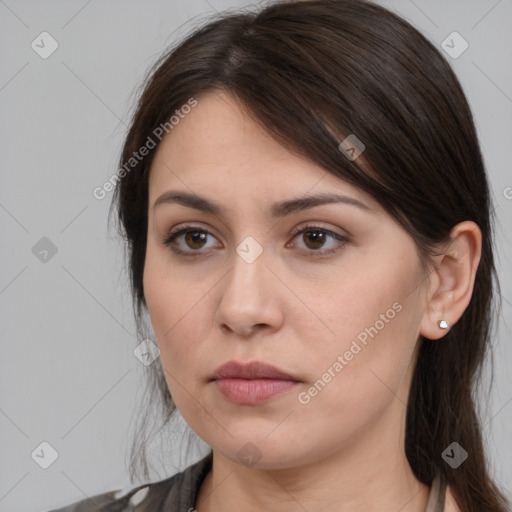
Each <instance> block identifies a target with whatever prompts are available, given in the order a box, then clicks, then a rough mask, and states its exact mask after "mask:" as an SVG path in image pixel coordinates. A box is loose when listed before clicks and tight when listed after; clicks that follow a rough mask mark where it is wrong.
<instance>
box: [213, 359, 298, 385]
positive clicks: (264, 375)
mask: <svg viewBox="0 0 512 512" xmlns="http://www.w3.org/2000/svg"><path fill="white" fill-rule="evenodd" d="M218 379H277V380H287V381H294V382H300V381H299V379H297V378H296V377H294V376H293V375H290V374H289V373H286V372H284V371H283V370H280V369H279V368H277V367H275V366H273V365H270V364H267V363H262V362H259V361H252V362H250V363H247V364H243V363H238V362H237V361H229V362H227V363H225V364H223V365H222V366H219V368H217V370H215V372H214V374H213V376H212V378H211V380H218Z"/></svg>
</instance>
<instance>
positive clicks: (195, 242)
mask: <svg viewBox="0 0 512 512" xmlns="http://www.w3.org/2000/svg"><path fill="white" fill-rule="evenodd" d="M208 236H213V235H212V234H211V233H210V232H208V231H206V230H205V229H202V228H199V227H197V226H183V227H181V228H180V229H178V230H176V231H173V232H171V233H169V234H168V235H167V236H166V238H165V239H164V240H163V241H162V244H163V245H165V246H168V247H170V249H171V251H173V252H174V253H176V254H183V255H186V256H199V253H200V252H204V251H200V249H203V248H204V247H207V246H206V245H205V242H206V240H207V239H208ZM176 241H178V242H180V241H183V242H184V243H185V244H186V247H188V248H189V249H192V250H187V249H186V247H184V246H183V245H181V246H180V244H179V243H176Z"/></svg>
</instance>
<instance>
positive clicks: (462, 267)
mask: <svg viewBox="0 0 512 512" xmlns="http://www.w3.org/2000/svg"><path fill="white" fill-rule="evenodd" d="M481 249H482V233H481V231H480V228H479V227H478V225H477V224H475V223H474V222H472V221H464V222H461V223H459V224H457V225H456V226H455V227H454V228H453V229H452V230H451V232H450V240H449V241H448V243H447V244H444V249H442V250H441V254H439V255H438V256H437V258H436V266H435V269H434V270H433V272H432V274H433V275H432V276H431V279H430V280H429V281H430V282H431V283H434V284H433V285H432V286H431V288H430V290H429V291H428V294H427V297H426V305H425V311H424V314H423V318H422V321H421V325H420V334H421V335H422V336H424V337H425V338H428V339H431V340H437V339H440V338H442V337H443V336H444V335H445V334H446V333H447V332H448V331H449V330H450V328H451V327H452V326H453V325H454V324H455V323H456V322H457V321H458V320H459V319H460V317H461V316H462V314H463V313H464V311H465V310H466V308H467V306H468V304H469V302H470V300H471V296H472V294H473V286H474V282H475V276H476V270H477V268H478V264H479V263H480V256H481Z"/></svg>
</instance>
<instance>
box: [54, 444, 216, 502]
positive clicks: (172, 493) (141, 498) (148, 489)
mask: <svg viewBox="0 0 512 512" xmlns="http://www.w3.org/2000/svg"><path fill="white" fill-rule="evenodd" d="M211 461H212V455H211V452H210V454H208V455H207V456H206V457H204V458H203V459H201V460H200V461H198V462H196V463H195V464H191V465H190V466H188V467H187V468H186V469H185V470H183V471H181V472H180V473H177V474H175V475H173V476H171V477H169V478H167V479H165V480H160V481H159V482H154V483H149V484H143V485H139V486H138V487H136V488H134V489H132V490H130V491H128V492H124V491H120V490H117V491H110V492H106V493H103V494H97V495H95V496H92V497H89V498H86V499H83V500H81V501H77V502H75V503H72V504H71V505H67V506H65V507H63V508H59V509H54V510H50V511H48V512H155V511H157V510H160V508H162V509H163V508H164V506H165V510H175V509H176V510H178V509H179V510H181V509H182V508H183V507H184V506H185V507H187V508H185V510H187V509H188V508H193V507H194V502H195V498H196V495H197V491H198V490H199V487H200V485H201V482H202V481H203V479H204V477H205V476H206V474H207V473H208V471H209V470H210V468H211ZM171 507H172V508H171ZM178 507H179V508H178Z"/></svg>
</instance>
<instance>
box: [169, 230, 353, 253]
mask: <svg viewBox="0 0 512 512" xmlns="http://www.w3.org/2000/svg"><path fill="white" fill-rule="evenodd" d="M305 234H307V235H308V236H307V237H305V236H302V240H304V241H306V243H305V250H306V252H309V253H311V254H310V256H313V257H314V256H325V255H327V254H331V253H333V252H336V251H337V250H339V249H340V246H343V245H344V244H345V243H346V242H348V238H347V237H346V236H343V235H340V234H338V233H335V232H334V231H331V230H329V229H325V228H321V227H318V226H305V227H303V228H302V229H300V230H299V231H296V232H295V234H294V236H293V239H295V238H297V237H299V235H305ZM209 236H212V237H213V235H212V234H211V233H209V232H208V231H206V230H204V229H200V228H197V227H194V226H185V227H182V228H181V229H179V230H177V231H175V232H171V233H170V234H169V235H168V236H167V238H165V239H164V240H163V242H162V243H163V245H165V246H169V247H170V248H171V250H172V251H173V252H174V253H176V254H183V255H186V256H199V253H200V252H204V251H201V249H203V248H204V247H206V245H205V243H206V241H207V239H208V237H209ZM182 237H183V238H182ZM328 238H331V239H333V240H334V243H333V244H331V248H330V249H327V250H319V249H321V248H322V247H323V246H324V245H325V243H326V240H327V239H328ZM180 239H181V240H183V241H185V244H186V246H187V247H188V248H189V249H192V251H189V250H186V249H185V250H184V249H183V247H180V245H179V244H177V243H176V240H178V241H180ZM332 246H334V247H332ZM287 247H289V245H288V244H287ZM194 253H195V254H194Z"/></svg>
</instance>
